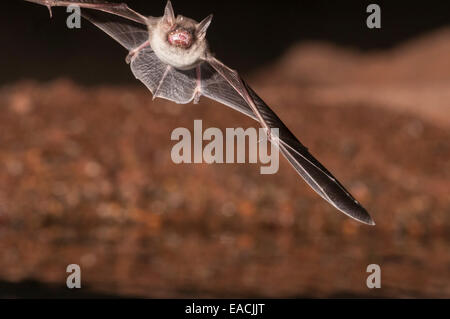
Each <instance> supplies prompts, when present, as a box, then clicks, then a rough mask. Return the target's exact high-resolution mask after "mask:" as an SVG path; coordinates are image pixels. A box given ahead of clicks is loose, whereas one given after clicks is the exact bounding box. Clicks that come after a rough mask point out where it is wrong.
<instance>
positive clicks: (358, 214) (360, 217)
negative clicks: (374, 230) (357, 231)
mask: <svg viewBox="0 0 450 319" xmlns="http://www.w3.org/2000/svg"><path fill="white" fill-rule="evenodd" d="M355 204H356V205H354V206H353V207H352V208H351V209H345V210H344V209H342V208H340V207H337V208H338V209H339V210H340V211H341V212H343V213H344V214H346V215H347V216H349V217H351V218H353V219H355V220H357V221H359V222H361V223H364V224H366V225H370V226H375V225H376V224H375V221H374V220H373V219H372V217H371V216H370V215H369V213H368V212H367V211H366V209H365V208H364V207H362V206H361V205H360V204H359V203H357V202H355Z"/></svg>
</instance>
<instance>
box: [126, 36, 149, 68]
mask: <svg viewBox="0 0 450 319" xmlns="http://www.w3.org/2000/svg"><path fill="white" fill-rule="evenodd" d="M149 45H150V41H149V40H147V41H145V42H144V43H142V44H141V45H140V46H138V47H137V48H134V49H133V50H130V52H129V53H128V55H127V57H126V58H125V61H126V62H127V64H130V63H131V60H133V58H134V57H135V56H136V55H137V54H139V51H141V50H142V49H143V48H145V47H147V46H149Z"/></svg>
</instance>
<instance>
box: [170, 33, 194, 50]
mask: <svg viewBox="0 0 450 319" xmlns="http://www.w3.org/2000/svg"><path fill="white" fill-rule="evenodd" d="M167 41H169V43H170V44H171V45H173V46H176V47H180V48H185V49H187V48H189V47H190V46H191V45H192V33H191V32H190V31H188V30H186V29H181V28H179V29H175V30H173V31H170V32H169V33H168V34H167Z"/></svg>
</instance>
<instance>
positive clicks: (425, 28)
mask: <svg viewBox="0 0 450 319" xmlns="http://www.w3.org/2000/svg"><path fill="white" fill-rule="evenodd" d="M178 2H180V1H174V2H173V4H174V8H175V10H176V11H177V12H181V13H183V14H184V15H186V16H192V17H194V18H196V19H200V18H201V17H202V16H206V14H208V13H210V12H213V13H215V17H214V23H213V27H212V29H211V37H212V41H211V42H212V46H213V49H214V51H215V52H216V53H217V56H218V57H219V58H220V57H224V61H225V62H226V63H228V64H230V65H231V66H232V67H236V68H239V67H240V66H243V69H244V74H245V75H246V78H247V79H248V82H249V83H250V84H251V85H252V86H253V88H254V89H255V90H256V91H257V92H258V93H259V95H260V96H261V97H262V98H263V99H264V100H265V101H266V102H267V103H268V104H269V105H270V106H271V107H272V108H273V109H274V110H275V111H276V112H277V113H278V115H279V116H280V118H281V119H283V120H284V121H285V123H286V125H287V126H288V127H289V128H290V129H291V130H292V131H293V132H294V133H295V135H297V136H298V137H299V139H300V140H301V141H302V142H303V143H304V144H305V145H306V146H308V147H309V149H310V150H311V152H312V153H313V154H314V155H316V156H317V158H318V159H319V160H320V161H321V162H322V163H323V164H324V165H325V166H326V167H327V168H329V170H330V171H331V172H333V173H335V175H336V177H338V178H339V180H340V181H341V182H342V183H343V184H344V185H346V186H347V187H348V189H349V190H350V191H351V193H352V194H354V195H355V197H356V198H358V199H359V201H360V202H362V204H363V205H364V206H365V207H366V208H367V209H368V211H369V212H370V213H371V215H372V217H373V218H374V219H375V221H376V223H377V225H376V226H375V227H369V226H366V225H362V224H359V223H357V222H355V221H353V220H351V219H349V218H347V217H345V216H344V215H343V214H340V213H338V212H337V211H336V210H335V209H334V208H332V207H331V206H330V205H329V204H327V203H326V202H324V201H323V200H322V199H321V198H320V197H319V196H318V195H317V194H315V193H314V192H313V191H312V190H311V189H310V188H309V187H308V186H307V185H306V184H305V183H304V182H303V181H302V180H301V178H300V177H299V176H298V175H297V174H296V173H295V171H294V170H293V169H292V168H291V167H290V166H289V164H288V163H287V162H286V161H285V160H284V159H281V160H280V162H281V163H280V170H279V172H278V173H277V174H275V175H260V174H259V165H255V164H232V165H230V164H227V165H224V164H213V165H208V164H181V165H176V164H174V163H173V162H172V161H171V158H170V151H171V148H172V146H173V145H174V142H173V141H171V140H170V134H171V132H172V130H173V129H175V128H177V127H187V128H192V127H193V121H194V119H202V120H203V126H204V127H219V128H222V129H224V128H226V127H239V126H241V127H244V128H246V127H252V126H255V123H254V122H253V121H252V120H251V119H249V118H247V117H245V116H244V115H242V114H240V113H237V112H235V111H233V110H231V109H229V108H227V107H225V106H222V105H220V104H218V103H215V102H212V101H209V100H207V99H206V98H202V99H201V101H200V103H199V104H197V105H193V104H188V105H177V104H174V103H171V102H169V101H165V100H160V99H156V100H155V101H152V96H151V94H150V92H149V91H147V90H146V88H145V87H144V86H143V85H142V84H141V83H139V82H137V81H135V80H134V79H133V76H132V74H131V72H130V71H129V69H128V66H127V65H126V64H125V63H124V61H123V59H124V56H125V54H126V52H124V51H123V50H122V49H121V48H120V46H119V45H116V44H115V43H114V42H113V41H112V40H111V39H109V38H108V37H107V36H106V35H104V34H102V33H101V32H99V31H97V30H95V29H94V28H92V27H90V26H88V25H87V23H85V24H84V25H83V28H82V29H81V30H77V31H74V30H67V28H65V25H64V19H65V16H66V15H65V13H64V10H62V9H60V10H55V12H54V16H55V18H54V19H53V20H49V19H48V13H47V12H46V9H45V8H43V7H38V6H35V5H32V4H29V3H25V2H22V1H18V2H15V3H14V4H11V7H10V10H3V11H2V12H1V15H4V16H6V15H8V19H7V20H5V19H6V18H5V19H2V20H1V24H2V28H1V29H0V30H1V31H0V35H1V37H2V39H3V41H4V42H3V45H2V53H1V54H3V55H5V54H10V55H9V56H8V57H6V56H5V57H4V58H3V59H1V61H3V65H2V74H1V75H0V83H1V86H0V107H1V108H2V112H1V113H0V296H1V297H136V296H137V297H185V298H192V297H427V298H429V297H438V298H439V297H447V298H448V297H450V249H449V248H450V232H449V231H450V215H449V214H450V193H449V188H450V145H449V140H450V59H449V57H450V41H449V40H450V28H449V24H448V22H449V21H450V20H448V19H447V20H445V19H444V18H445V17H444V16H443V13H442V12H443V11H444V10H443V9H444V5H443V4H444V3H445V2H444V1H442V2H437V4H435V5H433V3H432V2H430V4H429V7H427V8H426V9H423V8H421V7H420V6H419V5H415V4H414V2H412V3H410V4H409V6H410V7H409V9H410V10H401V8H402V6H401V5H400V4H398V5H397V6H393V5H391V6H389V5H387V4H386V7H383V3H381V6H382V23H383V24H382V29H381V30H378V31H377V30H368V29H367V28H366V27H365V17H366V16H367V14H366V13H365V6H366V5H367V4H364V3H363V2H352V1H350V2H348V4H346V5H345V6H343V7H341V6H338V5H337V4H330V3H328V2H325V1H319V2H318V3H319V4H320V5H319V4H317V5H312V4H308V3H302V2H300V3H298V4H295V5H294V9H295V10H294V9H291V10H289V9H288V12H286V11H283V10H282V8H275V9H273V10H272V9H271V7H269V6H268V5H266V4H261V5H259V6H258V5H257V3H256V2H249V3H246V4H242V5H239V4H238V3H237V2H236V3H234V2H230V4H229V5H225V4H218V3H217V4H216V3H209V4H208V2H205V3H196V4H191V5H188V4H187V3H184V4H182V3H178ZM129 3H130V5H131V6H132V7H133V8H136V9H139V10H138V11H143V12H147V13H151V14H153V15H160V13H161V11H162V8H163V7H164V3H163V2H162V1H161V2H155V3H154V4H151V6H150V5H149V6H146V5H145V4H144V2H142V1H135V3H134V4H135V5H133V2H132V1H130V2H129ZM224 3H225V2H224ZM258 3H259V2H258ZM361 3H363V4H361ZM327 6H328V7H327ZM152 10H153V11H152ZM240 10H242V11H240ZM252 10H253V11H252ZM155 11H156V12H155ZM5 12H8V13H7V14H6V13H5ZM232 12H235V13H236V15H237V17H238V18H235V19H233V23H235V25H234V24H233V25H230V23H229V19H230V18H231V17H232ZM283 12H284V14H285V16H283ZM448 12H450V11H449V10H447V11H446V14H447V16H446V17H448V16H449V15H450V14H449V13H448ZM264 14H265V16H264ZM270 14H273V16H274V17H275V18H274V19H273V20H270V19H269V18H268V17H269V16H270ZM297 14H298V15H299V17H300V18H298V19H297V18H296V15H297ZM420 14H423V15H422V16H420ZM247 15H251V19H250V18H248V21H245V20H243V18H244V17H246V16H247ZM286 15H287V17H289V18H288V19H285V20H283V17H286ZM14 17H15V19H12V18H14ZM418 17H421V18H422V19H417V18H418ZM241 18H242V19H241ZM384 18H385V19H384ZM227 19H228V23H227ZM383 19H384V20H383ZM235 21H237V22H235ZM282 21H287V22H285V24H282V23H281V22H282ZM299 21H300V22H299ZM333 23H335V25H333ZM8 26H9V27H8ZM13 26H14V27H13ZM242 26H248V28H247V29H244V28H241V27H242ZM227 28H228V29H227ZM235 29H237V30H239V32H236V30H235ZM261 29H263V30H262V31H261ZM12 30H14V32H12ZM267 30H268V31H267ZM286 30H287V31H286ZM258 32H259V33H258ZM261 32H262V33H263V34H265V35H266V36H264V37H262V36H261ZM280 32H281V33H280ZM276 34H281V35H280V36H279V37H278V38H277V37H274V35H276ZM5 39H6V40H7V41H5ZM221 39H222V40H223V42H222V40H221ZM233 41H234V42H233ZM265 47H268V49H267V50H264V48H265ZM216 48H217V50H216ZM251 48H253V49H251ZM238 50H240V51H238ZM249 61H251V63H250V62H249ZM68 264H79V265H80V266H81V269H82V289H79V290H78V291H69V290H68V289H67V288H65V281H66V277H67V275H68V274H67V273H66V267H67V265H68ZM369 264H379V265H380V266H381V270H382V288H381V289H372V290H370V289H368V288H367V287H366V278H367V276H368V275H369V274H368V273H366V267H367V265H369Z"/></svg>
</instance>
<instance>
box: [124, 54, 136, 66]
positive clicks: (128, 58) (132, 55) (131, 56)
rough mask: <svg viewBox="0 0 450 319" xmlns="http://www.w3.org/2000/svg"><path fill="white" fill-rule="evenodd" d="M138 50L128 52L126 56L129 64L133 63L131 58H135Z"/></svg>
mask: <svg viewBox="0 0 450 319" xmlns="http://www.w3.org/2000/svg"><path fill="white" fill-rule="evenodd" d="M135 54H136V52H133V51H130V53H128V54H127V57H126V58H125V62H126V63H127V64H130V63H131V60H132V59H133V57H134V56H135Z"/></svg>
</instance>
